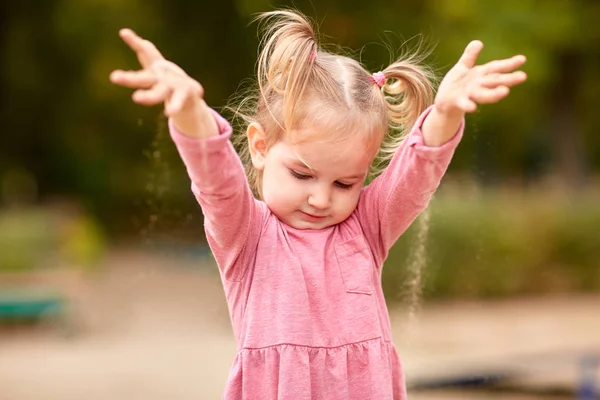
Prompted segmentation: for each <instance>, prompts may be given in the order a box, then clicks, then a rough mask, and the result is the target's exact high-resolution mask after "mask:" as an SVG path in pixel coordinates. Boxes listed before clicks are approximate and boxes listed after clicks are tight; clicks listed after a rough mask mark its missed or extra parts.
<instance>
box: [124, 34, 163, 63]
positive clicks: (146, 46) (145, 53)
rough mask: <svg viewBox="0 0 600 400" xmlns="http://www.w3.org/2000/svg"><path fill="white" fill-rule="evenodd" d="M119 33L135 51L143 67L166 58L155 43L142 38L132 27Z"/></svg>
mask: <svg viewBox="0 0 600 400" xmlns="http://www.w3.org/2000/svg"><path fill="white" fill-rule="evenodd" d="M119 35H120V36H121V38H122V39H123V41H124V42H125V43H126V44H127V45H128V46H129V47H130V48H131V49H132V50H133V51H135V53H136V54H137V56H138V60H139V61H140V64H141V65H142V67H144V68H149V67H150V66H151V65H152V63H154V62H156V61H159V60H164V57H163V55H162V54H161V53H160V51H158V49H157V48H156V46H155V45H154V43H152V42H150V41H149V40H145V39H142V38H141V37H139V36H138V35H137V34H136V33H135V32H134V31H132V30H131V29H121V30H120V31H119Z"/></svg>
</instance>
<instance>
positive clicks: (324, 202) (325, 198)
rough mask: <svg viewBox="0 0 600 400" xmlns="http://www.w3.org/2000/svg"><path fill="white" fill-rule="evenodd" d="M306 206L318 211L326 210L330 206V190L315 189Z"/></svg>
mask: <svg viewBox="0 0 600 400" xmlns="http://www.w3.org/2000/svg"><path fill="white" fill-rule="evenodd" d="M308 204H310V206H311V207H314V208H316V209H318V210H326V209H328V208H329V207H330V206H331V189H330V188H325V187H317V188H315V189H314V190H313V191H312V192H311V194H310V196H309V197H308Z"/></svg>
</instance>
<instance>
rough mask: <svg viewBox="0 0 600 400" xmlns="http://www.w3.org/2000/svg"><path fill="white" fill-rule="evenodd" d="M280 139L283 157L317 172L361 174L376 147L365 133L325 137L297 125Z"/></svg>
mask: <svg viewBox="0 0 600 400" xmlns="http://www.w3.org/2000/svg"><path fill="white" fill-rule="evenodd" d="M293 133H294V134H293V135H290V136H291V137H289V138H284V139H283V140H282V142H281V145H282V146H283V148H282V149H281V150H282V156H283V157H284V158H285V161H287V162H289V163H293V164H295V165H299V166H306V167H308V168H310V169H311V170H315V171H318V172H320V173H328V174H332V175H337V176H351V175H362V174H365V173H366V171H367V170H368V168H369V166H370V164H371V162H372V160H373V158H374V156H375V151H374V150H373V149H371V148H370V147H372V146H367V143H366V141H365V138H364V135H352V134H347V135H344V137H339V138H327V137H326V135H323V134H319V133H318V132H317V133H316V132H315V131H314V130H302V129H299V130H297V131H295V132H293Z"/></svg>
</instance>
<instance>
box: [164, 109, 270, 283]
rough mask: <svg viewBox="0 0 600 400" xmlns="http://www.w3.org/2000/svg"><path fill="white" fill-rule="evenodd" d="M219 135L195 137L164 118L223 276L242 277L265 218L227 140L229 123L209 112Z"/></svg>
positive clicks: (237, 278)
mask: <svg viewBox="0 0 600 400" xmlns="http://www.w3.org/2000/svg"><path fill="white" fill-rule="evenodd" d="M213 115H214V117H215V119H216V121H217V125H218V127H219V132H220V134H219V135H218V136H214V137H210V138H205V139H196V138H191V137H188V136H185V135H183V134H182V133H180V132H178V131H177V129H176V128H175V127H174V126H173V124H172V123H171V122H169V131H170V133H171V138H172V139H173V141H174V143H175V146H176V147H177V150H178V151H179V154H180V156H181V158H182V160H183V162H184V164H185V166H186V169H187V173H188V175H189V177H190V179H191V185H192V192H193V193H194V195H195V196H196V199H197V200H198V203H199V204H200V206H201V208H202V213H203V214H204V228H205V231H206V237H207V241H208V243H209V245H210V247H211V250H212V252H213V254H214V256H215V259H216V261H217V264H218V266H219V269H220V271H221V274H222V276H223V277H224V278H225V279H227V280H230V281H239V280H241V279H243V277H244V275H245V272H246V268H247V266H248V264H249V262H248V258H249V257H252V249H253V248H254V247H256V243H257V241H258V237H259V234H260V229H261V227H262V222H263V220H264V216H265V207H264V204H262V203H261V202H259V201H257V200H256V199H255V198H254V196H253V195H252V191H251V190H250V187H249V185H248V181H247V179H246V175H245V173H244V168H243V166H242V163H241V161H240V159H239V157H238V155H237V153H236V152H235V149H234V148H233V145H232V144H231V142H230V140H229V139H230V137H231V134H232V128H231V125H230V124H229V123H228V122H227V120H225V119H224V118H223V117H221V116H220V115H219V114H218V113H216V112H215V111H213Z"/></svg>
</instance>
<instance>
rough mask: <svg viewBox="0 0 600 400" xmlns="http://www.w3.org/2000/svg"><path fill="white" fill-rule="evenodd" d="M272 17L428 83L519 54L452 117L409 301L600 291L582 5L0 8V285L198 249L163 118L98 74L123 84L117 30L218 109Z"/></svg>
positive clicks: (393, 264)
mask: <svg viewBox="0 0 600 400" xmlns="http://www.w3.org/2000/svg"><path fill="white" fill-rule="evenodd" d="M283 6H294V7H296V8H298V9H300V10H301V11H303V12H305V13H306V14H308V15H309V16H311V17H313V18H314V19H315V20H316V21H317V23H318V24H319V26H320V32H321V34H322V36H323V37H324V39H323V44H339V45H341V46H343V47H344V48H349V49H353V50H354V51H355V52H356V54H360V57H361V59H362V61H363V63H364V64H365V65H366V66H367V67H368V68H369V69H370V70H372V71H373V72H375V71H377V70H379V69H382V68H383V67H385V66H386V65H387V63H388V62H389V61H390V54H389V52H388V50H387V49H386V46H385V45H384V44H391V45H392V46H393V47H394V48H400V46H401V45H402V44H403V43H405V42H406V43H407V45H408V46H409V47H410V46H416V45H417V43H418V41H419V40H420V39H424V41H425V42H426V43H428V44H429V45H431V46H435V47H434V51H433V53H432V55H431V56H430V57H429V59H428V62H429V63H431V65H432V66H434V67H435V68H436V70H437V71H438V72H439V75H440V76H442V75H443V73H444V72H446V71H447V70H448V69H449V68H450V67H451V66H452V65H453V63H454V62H455V61H456V60H457V59H458V57H459V56H460V54H461V52H462V51H463V48H464V46H465V45H466V44H467V43H468V42H469V41H470V40H472V39H480V40H482V41H483V42H484V43H485V48H484V51H483V53H482V56H481V59H480V61H481V62H486V61H489V60H492V59H496V58H504V57H509V56H512V55H514V54H525V55H526V56H527V57H528V62H527V64H526V65H525V66H524V70H525V71H526V72H527V73H528V75H529V80H528V81H527V83H526V84H524V85H522V86H521V87H517V88H515V89H514V90H513V91H512V93H511V95H510V97H509V98H508V99H506V100H504V101H503V102H501V103H500V104H496V105H493V106H483V107H481V108H480V110H479V111H478V112H477V113H476V114H474V115H470V116H469V117H468V120H467V130H466V136H465V138H464V140H463V142H462V143H461V145H460V147H459V149H458V150H457V152H456V155H455V158H454V160H453V162H452V165H451V167H450V169H449V172H448V175H447V176H446V178H445V179H444V182H443V184H442V187H441V188H440V190H439V192H438V194H437V195H436V197H435V199H434V201H433V203H432V206H431V207H430V210H429V212H430V217H431V219H430V223H429V225H428V226H429V236H428V242H427V246H426V250H425V253H424V254H425V258H424V260H425V262H426V263H427V268H426V269H425V275H424V277H423V279H425V283H426V286H425V291H424V293H425V295H426V296H427V297H434V298H442V297H444V298H446V297H487V296H506V295H514V294H529V293H544V292H564V291H568V292H570V291H597V290H599V289H600V272H599V271H600V268H599V267H600V261H598V260H600V239H599V237H600V235H598V231H599V229H598V227H599V226H600V207H598V204H599V200H600V195H599V189H598V188H599V183H600V180H599V179H598V177H599V173H600V135H599V131H598V128H597V127H598V126H600V113H598V112H597V111H596V107H597V101H596V98H597V93H599V92H600V46H599V45H598V43H599V42H600V24H599V23H598V21H600V2H598V1H597V0H587V1H586V0H577V1H574V0H571V1H569V0H545V1H541V0H539V1H535V0H503V1H500V0H490V1H477V0H452V1H450V0H426V1H424V0H412V1H409V0H404V1H383V0H371V1H355V0H346V1H339V0H320V1H313V2H309V1H301V0H298V1H296V2H294V3H293V4H292V3H291V2H270V1H266V0H222V1H197V0H188V1H185V0H169V1H167V0H162V1H159V0H152V1H148V0H147V1H141V0H86V1H79V0H44V1H38V2H25V1H21V2H15V1H5V2H1V3H0V57H1V61H0V99H1V100H0V105H1V107H0V121H1V122H0V123H1V124H2V130H1V133H0V183H1V186H0V198H1V201H2V208H1V209H0V210H1V212H0V227H1V229H0V230H1V232H0V270H20V269H29V268H32V267H34V266H38V265H39V263H40V262H41V261H40V260H42V261H48V257H46V256H45V254H46V251H47V249H48V248H59V249H60V255H59V258H60V259H63V258H65V257H66V258H68V259H69V260H74V261H70V262H71V263H73V264H75V265H80V266H81V265H85V266H89V265H94V264H95V263H96V261H97V259H98V258H99V257H101V254H102V252H103V251H104V250H109V249H110V248H112V247H114V246H119V245H121V244H123V243H146V244H148V243H149V244H151V245H157V244H163V243H166V245H168V246H175V247H172V248H175V249H184V248H186V247H184V246H187V245H188V244H189V245H190V246H197V245H199V244H203V243H204V238H203V229H202V223H201V221H202V215H201V212H200V210H199V207H198V206H197V204H196V202H195V199H194V198H193V196H192V195H191V192H190V188H189V182H188V178H187V175H186V173H185V170H184V167H183V165H182V163H181V161H180V160H179V158H178V155H177V153H176V151H175V149H174V146H173V145H172V143H171V141H170V139H169V137H168V134H167V131H166V129H165V121H164V118H163V116H162V112H161V110H160V109H159V108H158V107H157V108H143V107H141V106H138V105H135V104H133V103H132V102H131V100H130V91H129V90H127V89H123V88H120V87H116V86H113V85H111V84H110V83H109V81H108V76H109V73H110V72H111V71H112V70H113V69H116V68H124V69H135V68H137V61H136V59H135V56H134V55H133V54H132V53H131V51H130V50H129V49H128V48H127V47H126V46H125V45H124V44H123V43H122V42H121V40H120V39H119V37H118V35H117V32H118V29H119V28H122V27H130V28H132V29H134V30H135V31H137V32H138V33H139V34H140V35H142V36H144V37H146V38H148V39H150V40H152V41H153V42H154V43H155V44H156V45H157V46H158V48H159V49H161V50H162V52H163V54H164V55H165V56H166V57H167V58H169V59H171V60H172V61H174V62H176V63H177V64H179V65H180V66H181V67H183V68H184V69H185V70H186V71H187V72H188V73H189V74H190V75H191V76H193V77H194V78H196V79H197V80H199V81H200V82H201V83H202V84H203V85H204V88H205V90H206V100H207V102H208V103H209V104H210V105H212V106H213V107H215V108H216V109H218V110H221V108H222V107H223V106H225V105H226V104H227V102H228V100H229V99H230V97H231V96H232V95H233V94H234V93H235V92H236V91H237V90H238V87H243V86H244V85H245V83H244V80H245V79H247V78H251V77H252V74H253V69H254V63H255V60H256V52H257V45H258V39H257V37H256V25H255V24H252V25H249V23H250V21H251V19H252V16H253V14H254V13H256V12H260V11H267V10H271V9H273V8H278V7H283ZM18 216H20V217H18ZM66 221H68V222H66ZM57 227H59V228H57ZM65 227H66V228H65ZM417 231H418V225H415V226H413V227H412V228H411V229H410V230H409V232H408V234H407V235H405V236H404V237H403V238H402V239H401V240H400V242H399V243H398V245H397V246H396V247H395V248H394V249H393V251H392V253H391V255H390V259H389V260H388V263H387V266H386V270H385V271H386V272H385V274H386V275H385V276H384V283H385V285H386V293H387V294H388V296H389V297H390V298H396V295H395V294H394V293H396V292H397V288H398V287H399V286H402V285H404V282H405V281H406V280H407V274H410V273H411V271H410V270H408V269H407V268H406V265H407V264H408V263H409V260H410V259H411V257H415V255H414V252H415V251H416V250H415V249H416V248H417V247H418V246H413V244H414V243H415V242H416V237H417V236H418V232H417ZM57 238H58V239H57ZM53 240H58V241H59V242H60V244H58V245H55V244H52V243H53ZM178 246H179V247H178ZM36 254H37V255H38V256H36ZM36 257H37V258H36ZM69 257H70V258H69Z"/></svg>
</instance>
